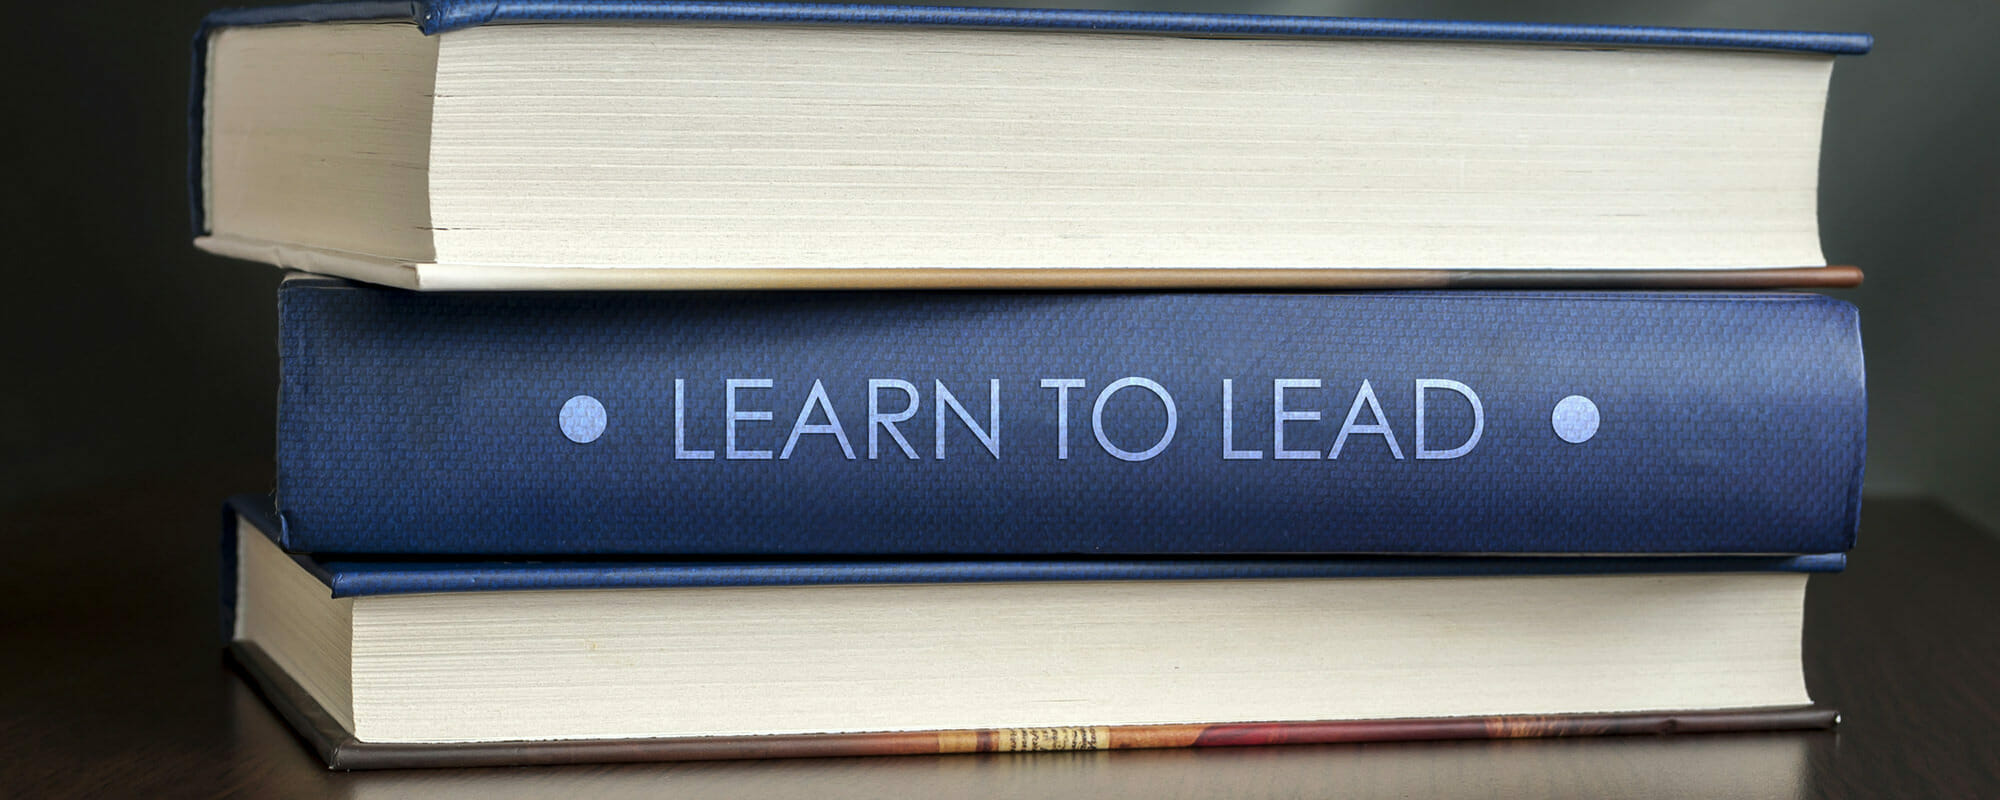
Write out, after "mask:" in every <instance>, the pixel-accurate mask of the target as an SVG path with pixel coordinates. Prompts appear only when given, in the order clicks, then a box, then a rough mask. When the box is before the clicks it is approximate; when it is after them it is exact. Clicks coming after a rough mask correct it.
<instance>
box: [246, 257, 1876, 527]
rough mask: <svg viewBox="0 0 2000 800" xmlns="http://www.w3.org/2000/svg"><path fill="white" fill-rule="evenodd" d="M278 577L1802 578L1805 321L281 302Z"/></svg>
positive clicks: (820, 302) (1842, 515)
mask: <svg viewBox="0 0 2000 800" xmlns="http://www.w3.org/2000/svg"><path fill="white" fill-rule="evenodd" d="M280 317H281V328H282V334H281V338H282V345H281V350H282V386H281V392H280V409H279V431H278V462H279V474H278V487H277V503H278V510H279V514H280V523H281V525H282V533H283V544H284V546H285V547H287V548H288V549H292V550H294V551H308V552H336V553H338V552H351V553H370V552H372V553H432V554H449V553H481V554H509V553H514V554H535V553H543V554H561V553H569V554H581V553H602V554H610V553H625V554H646V553H655V554H690V555H699V554H977V555H1001V554H1027V555H1037V554H1040V555H1046V554H1064V553H1089V554H1201V553H1230V554H1254V553H1308V552H1321V553H1339V552H1346V553H1829V552H1839V551H1843V550H1845V549H1847V548H1848V547H1849V546H1850V545H1851V543H1852V541H1853V537H1854V533H1855V525H1856V518H1857V514H1858V508H1859V503H1860V488H1861V476H1862V459H1863V450H1864V445H1865V419H1866V394H1865V389H1864V385H1863V380H1862V362H1861V342H1860V337H1859V333H1858V331H1857V327H1856V326H1857V322H1856V316H1855V311H1854V309H1853V307H1851V306H1849V305H1847V304H1845V303H1842V302H1839V301H1836V300H1832V299H1828V298H1825V297H1821V296H1816V295H1804V294H1763V295H1740V294H1667V293H1606V294H1591V293H1469V292H1468V293H1446V292H1440V293H1385V294H1344V295H1238V294H1207V295H1204V294H1166V295H1123V294H1083V295H1050V294H927V293H893V294H878V295H869V294H854V293H848V294H839V293H827V294H815V293H776V294H754V295H745V294H729V293H618V294H594V293H573V294H536V293H524V294H418V293H409V292H399V291H392V290H383V289H375V288H366V287H362V286H358V285H354V284H348V283H344V282H340V281H335V280H331V279H322V278H299V279H294V280H290V281H288V282H287V283H286V284H285V285H284V287H283V289H282V290H281V314H280Z"/></svg>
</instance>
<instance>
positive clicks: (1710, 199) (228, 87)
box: [189, 0, 1870, 289]
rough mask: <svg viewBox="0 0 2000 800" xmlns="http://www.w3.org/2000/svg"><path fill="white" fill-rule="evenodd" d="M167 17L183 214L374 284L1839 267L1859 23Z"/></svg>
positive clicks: (917, 12) (486, 5) (1074, 280)
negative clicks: (176, 55)
mask: <svg viewBox="0 0 2000 800" xmlns="http://www.w3.org/2000/svg"><path fill="white" fill-rule="evenodd" d="M499 23H508V24H499ZM194 45H195V58H194V79H193V95H194V96H193V108H192V111H191V114H190V125H191V129H192V130H191V136H190V142H191V144H192V148H191V153H190V157H189V161H190V170H191V174H190V185H191V186H192V188H193V192H194V196H193V198H192V204H191V205H192V208H193V211H194V229H195V235H196V237H197V239H196V242H197V244H199V245H200V246H201V247H203V248H205V249H208V250H210V251H213V252H216V253H221V254H225V255H230V256H236V257H242V258H249V259H255V260H260V261H269V262H272V263H276V264H279V265H283V266H290V267H296V268H301V269H306V270H313V271H320V272H327V273H333V274H337V275H343V276H348V277H352V278H358V279H362V280H368V281H374V282H378V283H384V284H390V285H394V286H400V287H409V288H419V289H551V288H556V289H632V288H655V289H657V288H789V289H808V288H857V287H874V288H884V287H894V288H923V287H930V288H966V287H983V288H995V287H1015V288H1022V287H1044V288H1046V287H1072V288H1073V287H1107V288H1127V289H1129V288H1141V287H1149V288H1160V287H1180V288H1193V287H1216V286H1235V287H1241V286H1264V287H1294V288H1299V287H1342V288H1354V287H1389V286H1400V287H1410V286H1421V287H1441V286H1463V285H1471V286H1491V285H1502V286H1522V285H1527V286H1544V287H1553V286H1568V287H1574V286H1616V287H1630V286H1651V287H1656V288H1657V287H1674V286H1730V287H1735V288H1749V287H1769V286H1783V285H1792V286H1805V285H1812V286H1832V285H1851V284H1853V283H1854V282H1857V281H1858V280H1859V279H1860V273H1859V272H1858V271H1857V270H1854V269H1852V268H1830V267H1827V266H1826V262H1825V258H1824V256H1823V255H1822V253H1821V251H1820V246H1819V231H1818V223H1817V219H1816V191H1817V175H1818V156H1819V144H1820V128H1821V123H1822V116H1823V114H1822V109H1823V105H1824V101H1825V95H1826V87H1827V81H1828V77H1829V75H1830V73H1831V70H1832V65H1833V61H1834V57H1835V56H1836V55H1838V54H1847V53H1861V52H1865V51H1866V50H1867V49H1868V48H1869V45H1870V41H1869V39H1868V37H1867V36H1864V35H1859V34H1839V33H1803V32H1781V31H1735V30H1694V29H1672V28H1630V27H1616V26H1562V25H1533V24H1511V23H1477V22H1426V21H1412V20H1381V19H1339V18H1316V17H1273V16H1254V15H1232V14H1222V15H1215V14H1174V13H1137V12H1112V11H1081V10H1050V9H1041V10H1007V9H985V8H925V7H906V6H875V5H812V4H794V3H711V2H681V1H678V0H665V1H660V0H655V1H653V2H620V3H547V2H516V1H514V0H497V1H496V0H485V1H483V2H450V1H438V2H417V3H388V2H336V3H315V4H308V5H301V6H284V7H277V8H258V9H241V10H231V11H221V12H217V13H215V14H213V15H211V16H210V17H209V18H208V19H207V20H206V21H205V22H204V23H203V25H202V28H201V30H200V31H199V32H198V33H197V35H196V37H195V43H194Z"/></svg>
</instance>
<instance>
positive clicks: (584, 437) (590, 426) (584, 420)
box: [559, 394, 606, 444]
mask: <svg viewBox="0 0 2000 800" xmlns="http://www.w3.org/2000/svg"><path fill="white" fill-rule="evenodd" d="M559 419H560V420H561V422H562V432H563V435H564V436H567V437H569V440H570V441H572V442H576V443H577V444H590V443H591V442H594V441H597V437H599V436H603V435H604V423H605V419H606V418H605V415H604V404H603V403H600V402H597V398H595V397H591V396H590V395H587V394H580V395H577V396H575V397H572V398H570V399H569V402H567V403H564V404H563V407H562V415H561V416H560V417H559Z"/></svg>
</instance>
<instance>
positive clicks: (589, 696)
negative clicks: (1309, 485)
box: [224, 497, 1844, 769]
mask: <svg viewBox="0 0 2000 800" xmlns="http://www.w3.org/2000/svg"><path fill="white" fill-rule="evenodd" d="M226 527H227V529H228V536H227V537H226V542H227V546H226V548H225V562H226V568H225V570H224V575H225V579H226V581H227V586H226V591H225V597H226V598H228V602H227V603H226V614H225V623H226V626H227V631H228V636H229V638H230V641H231V645H230V651H231V653H232V654H233V655H234V657H235V660H236V662H237V663H238V664H239V665H240V666H241V667H242V669H243V671H244V672H245V673H246V674H247V675H248V676H249V677H250V679H251V680H252V682H253V683H254V684H255V685H256V686H257V688H258V689H259V690H260V691H261V692H262V693H263V694H264V696H265V697H266V698H268V699H269V700H270V701H271V703H272V704H273V705H274V706H275V707H277V709H278V710H279V712H280V713H281V714H282V715H283V716H284V717H285V718H286V720H287V721H288V722H290V723H291V724H292V726H293V727H294V728H296V729H297V730H298V731H299V732H300V734H301V735H302V736H303V737H304V738H305V739H306V741H307V742H308V743H309V744H311V745H312V746H313V747H314V748H315V749H316V750H317V751H318V753H319V755H320V756H321V757H322V758H323V759H325V761H326V762H327V764H328V765H329V766H331V767H334V768H338V769H369V768H385V767H416V766H471V765H504V764H549V763H578V762H610V761H648V760H688V759H725V758H773V757H795V756H844V755H889V754H919V753H957V752H996V751H1030V750H1080V749H1121V748H1157V747H1189V746H1240V745H1270V744H1287V743H1324V742H1352V741H1386V740H1417V739H1463V738H1511V737H1529V736H1580V735H1605V734H1634V733H1668V732H1695V731H1730V730H1752V729H1756V730H1770V729H1784V728H1823V727H1827V726H1830V725H1832V724H1833V723H1834V720H1835V718H1836V717H1835V714H1834V712H1833V711H1832V710H1830V709H1825V708H1821V707H1815V706H1813V705H1812V704H1811V700H1810V698H1809V697H1808V696H1807V694H1806V691H1805V685H1804V680H1803V675H1802V673H1801V663H1800V646H1799V636H1800V630H1801V622H1802V613H1803V605H1804V595H1805V585H1806V580H1807V577H1808V575H1809V574H1810V573H1813V572H1825V571H1832V570H1837V569H1839V568H1840V567H1841V566H1842V564H1843V563H1844V562H1843V557H1842V556H1840V555H1827V556H1802V557H1685V558H1683V557H1641V558H1604V557H1593V558H1561V557H1494V558H1482V557H1446V558H1400V557H1349V558H1293V559H1176V560H1129V559H1124V560H1102V561H1092V560H1076V559H1064V560H1048V561H1032V560H1030V561H1007V562H993V561H988V562H965V561H902V562H879V561H837V560H814V561H810V562H806V561H798V562H787V561H757V562H741V563H715V562H686V561H679V562H660V561H644V562H634V561H620V562H587V561H574V560H567V561H541V562H445V561H406V562H398V561H392V560H340V559H335V558H324V559H321V558H314V557H309V556H297V555H290V554H287V553H284V552H283V551H282V550H280V549H279V548H278V546H277V545H276V543H275V536H274V534H275V532H276V521H275V519H274V515H273V514H272V512H271V508H270V505H269V502H268V500H265V499H262V498H252V497H244V498H237V499H235V500H232V502H231V506H230V510H229V512H228V514H227V516H226ZM239 534H240V535H239Z"/></svg>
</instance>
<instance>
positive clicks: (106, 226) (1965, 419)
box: [0, 0, 2000, 547]
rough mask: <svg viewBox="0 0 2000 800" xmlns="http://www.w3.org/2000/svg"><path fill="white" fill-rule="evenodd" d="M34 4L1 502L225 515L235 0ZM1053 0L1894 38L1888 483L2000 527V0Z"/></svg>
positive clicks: (252, 271)
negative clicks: (163, 505)
mask: <svg viewBox="0 0 2000 800" xmlns="http://www.w3.org/2000/svg"><path fill="white" fill-rule="evenodd" d="M26 5H27V7H26V8H16V9H15V10H13V11H11V12H10V16H11V17H12V19H11V20H10V23H9V24H10V25H11V26H12V28H13V35H12V36H11V37H10V41H9V47H8V48H7V55H6V58H7V59H8V74H9V75H10V76H11V78H12V80H11V85H10V87H9V88H10V92H9V98H10V100H11V103H10V106H11V107H10V108H9V110H8V118H7V122H8V124H7V125H6V132H5V136H6V139H7V141H6V147H5V152H7V153H8V154H9V158H10V159H11V160H12V161H13V164H12V166H11V168H10V169H9V170H8V171H7V175H8V176H9V178H10V185H9V186H7V187H6V191H5V192H4V194H5V198H6V203H7V209H6V214H5V218H6V220H7V224H8V226H9V230H8V235H7V237H6V245H7V246H8V247H9V248H10V249H11V253H12V255H11V257H9V258H8V263H9V268H8V272H9V275H8V278H9V280H8V282H7V284H6V289H5V290H4V291H0V298H4V299H0V321H4V325H5V331H6V339H5V342H6V344H5V350H4V353H5V355H4V359H5V360H4V361H0V380H3V381H4V388H0V507H5V506H15V505H21V504H43V503H48V502H72V503H73V502H75V501H76V500H77V499H78V495H79V493H92V492H95V493H110V494H123V493H128V492H149V491H157V490H158V487H160V486H162V485H172V486H177V487H183V488H181V489H179V490H176V491H175V492H173V493H170V494H171V496H175V497H185V502H184V503H182V504H180V505H178V506H177V507H176V508H172V509H162V510H161V513H162V514H172V515H173V516H174V517H175V518H177V519H183V520H184V519H189V518H195V517H197V516H201V515H212V514H214V513H215V508H216V503H217V501H219V499H220V497H221V495H222V494H223V493H224V492H229V491H242V490H248V489H261V488H268V486H269V482H270V475H271V467H270V463H271V453H272V439H273V436H272V429H273V406H274V400H275V397H276V380H277V375H276V366H275V361H276V354H275V347H274V341H275V318H274V313H273V312H274V290H275V288H276V286H277V281H278V274H277V271H276V270H274V269H272V268H270V267H268V266H264V265H259V264H249V263H240V262H232V261H227V260H224V259H220V258H216V257H213V256H208V255H205V254H201V253H199V252H197V251H195V250H194V249H193V248H192V247H191V246H190V245H189V244H188V240H189V234H188V231H187V227H186V225H187V223H186V218H187V208H186V202H187V200H186V198H187V193H186V183H185V170H186V166H185V148H186V123H185V104H186V100H187V81H188V37H189V35H190V34H191V33H192V32H193V30H194V27H195V23H196V21H197V20H198V19H199V18H200V16H201V14H202V13H203V12H205V11H206V10H208V9H209V8H211V7H213V4H211V3H204V2H199V0H156V1H154V2H145V3H120V4H109V3H58V2H34V3H29V4H26ZM1034 5H1077V6H1080V7H1125V8H1151V9H1156V10H1184V11H1227V12H1256V13H1286V14H1331V15H1353V16H1394V17H1431V18H1463V19H1486V20H1512V21H1537V22H1574V23H1613V24H1647V25H1678V26H1697V27H1751V28H1794V29H1800V28H1802V29H1821V30H1839V31H1863V32H1867V33H1872V34H1874V35H1875V37H1876V47H1875V52H1874V53H1873V54H1871V55H1868V56H1864V57H1860V58H1843V59H1842V60H1841V62H1840V64H1839V66H1838V67H1837V68H1836V70H1835V73H1834V79H1833V90H1832V96H1831V98H1830V100H1829V103H1828V121H1827V126H1826V136H1825V158H1824V161H1823V165H1822V170H1821V188H1820V207H1821V211H1820V220H1821V225H1822V229H1823V231H1824V233H1823V239H1824V242H1825V250H1826V254H1827V257H1828V258H1829V259H1830V260H1831V261H1833V262H1834V263H1850V264H1858V265H1860V266H1862V267H1863V268H1864V269H1866V270H1867V271H1868V283H1867V285H1866V286H1865V287H1864V288H1862V289H1859V290H1855V291H1851V292H1842V293H1839V294H1840V295H1841V296H1843V297H1845V298H1847V299H1849V300H1851V301H1852V302H1854V303H1856V304H1857V305H1859V306H1860V307H1861V309H1862V318H1863V331H1864V335H1865V338H1866V341H1867V352H1868V367H1869V373H1870V374H1869V391H1870V394H1871V396H1872V410H1871V412H1870V419H1869V422H1870V427H1871V429H1872V430H1871V434H1872V435H1871V436H1870V444H1871V447H1870V453H1869V462H1868V463H1869V468H1868V469H1869V474H1868V488H1869V491H1870V492H1871V493H1877V494H1928V495H1933V496H1936V497H1937V498H1939V499H1941V500H1943V501H1944V502H1945V503H1947V504H1948V505H1950V506H1952V507H1954V508H1956V509H1958V510H1959V511H1960V512H1961V513H1964V514H1966V515H1968V516H1971V517H1973V518H1975V519H1978V520H1981V521H1983V522H1984V523H1985V525H1986V527H1987V529H1988V530H1994V529H2000V435H1996V431H2000V422H1996V416H2000V405H1997V404H1996V403H1995V398H1996V394H2000V392H1997V391H1996V389H2000V375H1996V372H2000V371H1997V370H1996V365H2000V335H1996V330H1995V329H1996V325H1997V324H2000V321H1996V317H2000V292H1996V288H2000V264H1997V263H1995V262H1996V258H1995V253H1996V252H2000V46H1996V43H2000V3H1994V2H1990V0H1966V1H1964V2H1945V1H1943V0H1940V1H1938V2H1922V3H1918V2H1893V0H1834V1H1833V2H1814V1H1813V0H1775V1H1773V2H1713V1H1712V2H1700V3H1685V4H1674V3H1663V2H1645V1H1644V0H1608V1H1607V2H1560V1H1544V2H1516V3H1477V2H1470V1H1469V0H1458V1H1455V2H1454V1H1450V0H1428V1H1423V2H1338V1H1337V0H1290V1H1286V0H1276V1H1271V0H1266V1H1265V2H1254V3H1241V4H1227V3H1223V2H1215V1H1213V0H1210V1H1208V2H1171V1H1169V0H1149V1H1148V2H1143V3H1132V2H1101V3H1099V2H1085V3H1063V2H1048V3H1034ZM225 481H233V482H234V483H225ZM177 527H179V526H177ZM182 529H184V528H182ZM10 534H11V532H10ZM134 534H135V535H144V534H143V533H142V532H134ZM1866 541H1867V535H1866V533H1865V532H1864V534H1863V542H1864V547H1865V542H1866Z"/></svg>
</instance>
